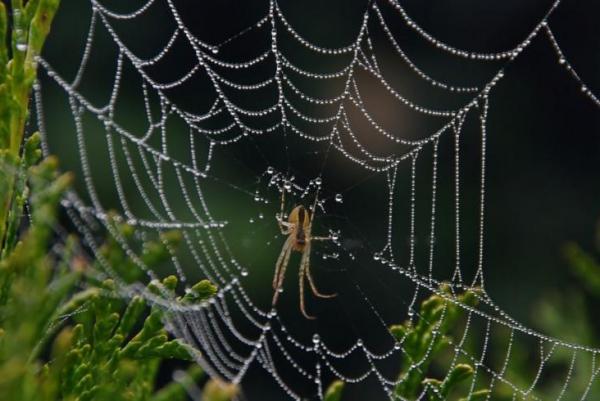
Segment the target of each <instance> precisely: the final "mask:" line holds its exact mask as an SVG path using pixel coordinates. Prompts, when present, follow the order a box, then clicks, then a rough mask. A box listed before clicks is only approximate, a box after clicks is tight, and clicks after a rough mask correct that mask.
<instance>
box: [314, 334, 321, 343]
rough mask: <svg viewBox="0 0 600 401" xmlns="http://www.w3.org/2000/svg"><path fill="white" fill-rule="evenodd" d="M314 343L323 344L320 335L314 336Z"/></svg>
mask: <svg viewBox="0 0 600 401" xmlns="http://www.w3.org/2000/svg"><path fill="white" fill-rule="evenodd" d="M312 342H313V344H318V343H320V342H321V337H319V335H318V334H316V333H315V334H314V335H313V338H312Z"/></svg>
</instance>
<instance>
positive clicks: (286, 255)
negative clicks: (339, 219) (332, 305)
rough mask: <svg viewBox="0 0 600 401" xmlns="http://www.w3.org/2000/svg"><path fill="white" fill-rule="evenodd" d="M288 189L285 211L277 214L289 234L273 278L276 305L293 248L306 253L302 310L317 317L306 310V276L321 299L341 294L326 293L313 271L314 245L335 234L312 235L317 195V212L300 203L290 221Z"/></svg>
mask: <svg viewBox="0 0 600 401" xmlns="http://www.w3.org/2000/svg"><path fill="white" fill-rule="evenodd" d="M285 192H286V190H285V188H284V189H283V190H282V192H281V213H280V214H279V215H277V217H276V219H277V223H278V224H279V229H280V230H281V234H283V235H287V236H288V238H287V239H286V241H285V243H284V244H283V247H282V248H281V253H280V254H279V257H278V258H277V263H276V264H275V276H274V277H273V290H274V291H275V292H274V294H273V306H275V304H276V303H277V299H278V297H279V293H280V291H281V288H282V286H283V278H284V277H285V270H286V268H287V266H288V263H289V261H290V255H291V253H292V251H297V252H302V259H301V260H300V271H299V281H300V283H299V284H300V310H301V311H302V314H303V315H304V316H305V317H306V318H307V319H315V317H314V316H310V315H309V314H308V313H306V309H305V307H304V277H305V276H306V277H307V278H308V283H309V284H310V288H311V290H312V292H313V294H315V296H317V297H319V298H333V297H335V296H336V295H337V294H322V293H321V292H319V290H318V289H317V286H316V285H315V282H314V279H313V277H312V274H311V273H310V248H311V244H312V242H313V241H329V240H331V237H313V236H312V225H313V222H314V219H315V212H316V210H317V196H315V202H314V204H313V207H312V212H313V215H312V216H311V214H310V212H309V211H308V210H306V208H305V207H304V206H302V205H298V206H296V207H295V208H294V209H292V211H291V212H290V215H289V217H288V221H284V220H283V208H284V206H285Z"/></svg>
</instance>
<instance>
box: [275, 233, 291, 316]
mask: <svg viewBox="0 0 600 401" xmlns="http://www.w3.org/2000/svg"><path fill="white" fill-rule="evenodd" d="M291 254H292V241H291V238H290V239H288V240H287V241H286V242H285V244H284V245H283V248H282V249H281V253H280V254H279V259H278V260H277V268H276V271H275V277H273V290H274V292H273V302H272V303H271V304H272V305H273V306H275V304H276V303H277V299H278V298H279V289H280V288H281V286H282V285H283V278H284V277H285V270H286V268H287V265H288V263H289V261H290V255H291Z"/></svg>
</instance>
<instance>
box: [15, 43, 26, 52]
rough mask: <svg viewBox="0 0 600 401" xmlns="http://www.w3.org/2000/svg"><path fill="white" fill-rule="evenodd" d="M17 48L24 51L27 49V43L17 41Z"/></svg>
mask: <svg viewBox="0 0 600 401" xmlns="http://www.w3.org/2000/svg"><path fill="white" fill-rule="evenodd" d="M17 50H18V51H20V52H24V51H26V50H27V43H17Z"/></svg>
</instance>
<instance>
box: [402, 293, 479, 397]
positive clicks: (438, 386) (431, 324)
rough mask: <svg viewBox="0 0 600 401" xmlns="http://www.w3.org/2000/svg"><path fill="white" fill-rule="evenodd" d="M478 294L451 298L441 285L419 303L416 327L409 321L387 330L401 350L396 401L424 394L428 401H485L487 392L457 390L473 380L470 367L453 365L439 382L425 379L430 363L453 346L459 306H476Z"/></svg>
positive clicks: (464, 294) (459, 310) (459, 311)
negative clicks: (456, 400) (462, 394)
mask: <svg viewBox="0 0 600 401" xmlns="http://www.w3.org/2000/svg"><path fill="white" fill-rule="evenodd" d="M477 291H478V290H477V289H473V290H468V291H465V292H464V293H462V294H459V295H454V294H452V292H451V288H450V287H449V286H448V285H447V284H442V285H441V286H440V289H439V293H438V294H434V295H432V296H430V297H429V298H427V299H426V300H424V301H423V302H422V303H421V307H420V310H419V312H418V314H417V316H418V318H417V321H416V323H413V322H412V321H411V320H408V321H406V322H405V323H403V324H400V325H395V326H392V327H390V331H391V333H392V334H393V336H394V337H395V338H396V341H397V342H398V343H399V344H400V345H401V347H402V361H401V368H400V372H401V373H400V383H398V385H397V386H396V389H395V391H394V393H395V396H396V397H397V399H399V400H415V399H417V398H419V399H420V394H421V393H422V392H423V390H425V391H426V392H427V396H428V399H429V400H431V401H439V400H447V399H460V400H467V399H468V400H471V401H477V400H485V399H487V397H488V394H489V391H488V390H485V389H483V390H477V391H472V392H469V391H468V388H467V389H463V388H461V387H460V385H461V384H462V383H465V382H466V381H467V380H468V379H470V378H473V376H474V372H475V369H474V368H473V367H472V366H471V365H469V364H460V363H459V364H456V365H454V366H453V367H452V370H450V372H449V373H448V374H447V375H446V377H445V378H444V379H442V380H439V379H435V378H430V377H428V373H429V370H430V369H429V368H430V366H431V365H432V363H434V362H435V361H436V358H437V357H438V356H440V354H442V353H443V352H444V351H445V350H447V349H448V348H449V347H450V346H451V344H453V340H452V330H453V329H454V328H455V327H456V325H457V323H458V322H459V320H460V318H461V317H462V316H463V315H464V311H465V309H464V308H463V307H461V306H460V304H462V305H465V306H468V307H473V306H475V305H476V304H477ZM461 391H464V393H465V394H468V396H467V398H459V394H460V393H461ZM451 397H454V398H451Z"/></svg>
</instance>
